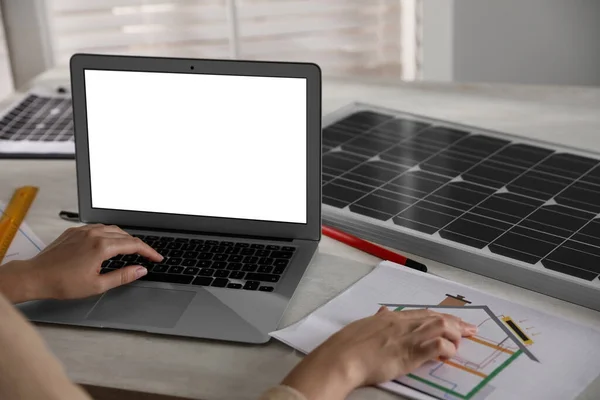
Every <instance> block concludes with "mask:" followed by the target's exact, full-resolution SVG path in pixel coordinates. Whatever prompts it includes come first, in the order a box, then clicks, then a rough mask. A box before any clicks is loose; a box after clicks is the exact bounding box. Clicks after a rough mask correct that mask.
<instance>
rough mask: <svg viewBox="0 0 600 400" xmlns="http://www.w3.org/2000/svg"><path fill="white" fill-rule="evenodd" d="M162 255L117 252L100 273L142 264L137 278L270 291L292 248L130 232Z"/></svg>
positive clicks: (277, 279)
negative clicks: (157, 260) (142, 270)
mask: <svg viewBox="0 0 600 400" xmlns="http://www.w3.org/2000/svg"><path fill="white" fill-rule="evenodd" d="M133 236H135V237H138V238H140V239H141V240H143V241H144V242H145V243H147V244H148V245H149V246H150V247H153V248H154V249H155V250H156V251H158V252H159V253H160V254H162V255H163V256H164V257H165V258H164V260H163V261H162V262H160V263H155V262H152V261H150V260H148V259H146V258H144V257H142V256H140V255H137V254H125V255H118V256H116V257H113V258H111V259H110V260H107V261H104V262H103V263H102V269H101V271H100V273H101V274H104V273H107V272H110V271H113V270H116V269H119V268H123V267H124V266H127V265H143V266H144V267H146V268H147V269H148V274H147V275H146V276H144V277H142V278H140V280H142V281H152V282H167V283H179V284H184V285H199V286H212V287H219V288H229V289H245V290H258V291H262V292H272V291H273V290H274V289H275V285H276V284H277V282H279V279H280V278H281V275H283V273H284V272H285V269H286V268H287V266H288V265H289V263H290V261H291V259H292V258H293V257H294V253H295V251H296V247H293V246H279V245H272V244H267V245H266V244H259V243H247V242H233V241H229V240H223V241H220V240H203V239H189V238H174V237H165V236H144V235H133Z"/></svg>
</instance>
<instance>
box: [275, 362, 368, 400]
mask: <svg viewBox="0 0 600 400" xmlns="http://www.w3.org/2000/svg"><path fill="white" fill-rule="evenodd" d="M281 384H282V385H285V386H289V387H291V388H293V389H296V390H297V391H299V392H300V393H302V394H303V395H304V396H305V397H306V399H307V400H322V399H327V400H338V399H340V400H342V399H345V398H346V397H347V396H348V395H349V394H350V392H352V390H354V389H355V388H356V387H358V386H359V385H360V382H358V381H357V379H356V377H355V374H353V373H352V371H350V370H349V369H348V364H344V363H343V362H340V360H339V359H335V360H334V359H329V358H328V357H327V358H323V357H320V356H319V354H316V353H313V354H310V355H309V356H307V357H306V358H305V359H304V360H302V361H301V362H300V364H298V365H297V366H296V368H294V369H293V370H292V372H290V374H289V375H288V376H287V377H286V378H285V379H284V380H283V381H282V382H281Z"/></svg>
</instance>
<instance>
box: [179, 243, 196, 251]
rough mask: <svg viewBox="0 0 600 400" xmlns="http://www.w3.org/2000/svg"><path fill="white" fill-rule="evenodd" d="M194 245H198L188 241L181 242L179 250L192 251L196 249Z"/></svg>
mask: <svg viewBox="0 0 600 400" xmlns="http://www.w3.org/2000/svg"><path fill="white" fill-rule="evenodd" d="M196 247H198V245H197V244H196V243H192V242H188V243H183V244H182V245H181V250H183V251H193V250H196Z"/></svg>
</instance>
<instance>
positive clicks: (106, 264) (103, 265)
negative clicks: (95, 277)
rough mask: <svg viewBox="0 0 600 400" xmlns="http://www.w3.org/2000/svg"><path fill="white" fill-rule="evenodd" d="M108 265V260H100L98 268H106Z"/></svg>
mask: <svg viewBox="0 0 600 400" xmlns="http://www.w3.org/2000/svg"><path fill="white" fill-rule="evenodd" d="M109 265H110V260H106V261H102V264H101V265H100V268H106V267H108V266H109Z"/></svg>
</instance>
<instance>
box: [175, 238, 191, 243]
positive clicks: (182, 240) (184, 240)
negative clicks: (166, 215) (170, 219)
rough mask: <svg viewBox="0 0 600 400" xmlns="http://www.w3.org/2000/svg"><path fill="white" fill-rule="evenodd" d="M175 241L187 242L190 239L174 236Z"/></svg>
mask: <svg viewBox="0 0 600 400" xmlns="http://www.w3.org/2000/svg"><path fill="white" fill-rule="evenodd" d="M175 241H176V242H181V243H187V242H189V241H190V239H188V238H175Z"/></svg>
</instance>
